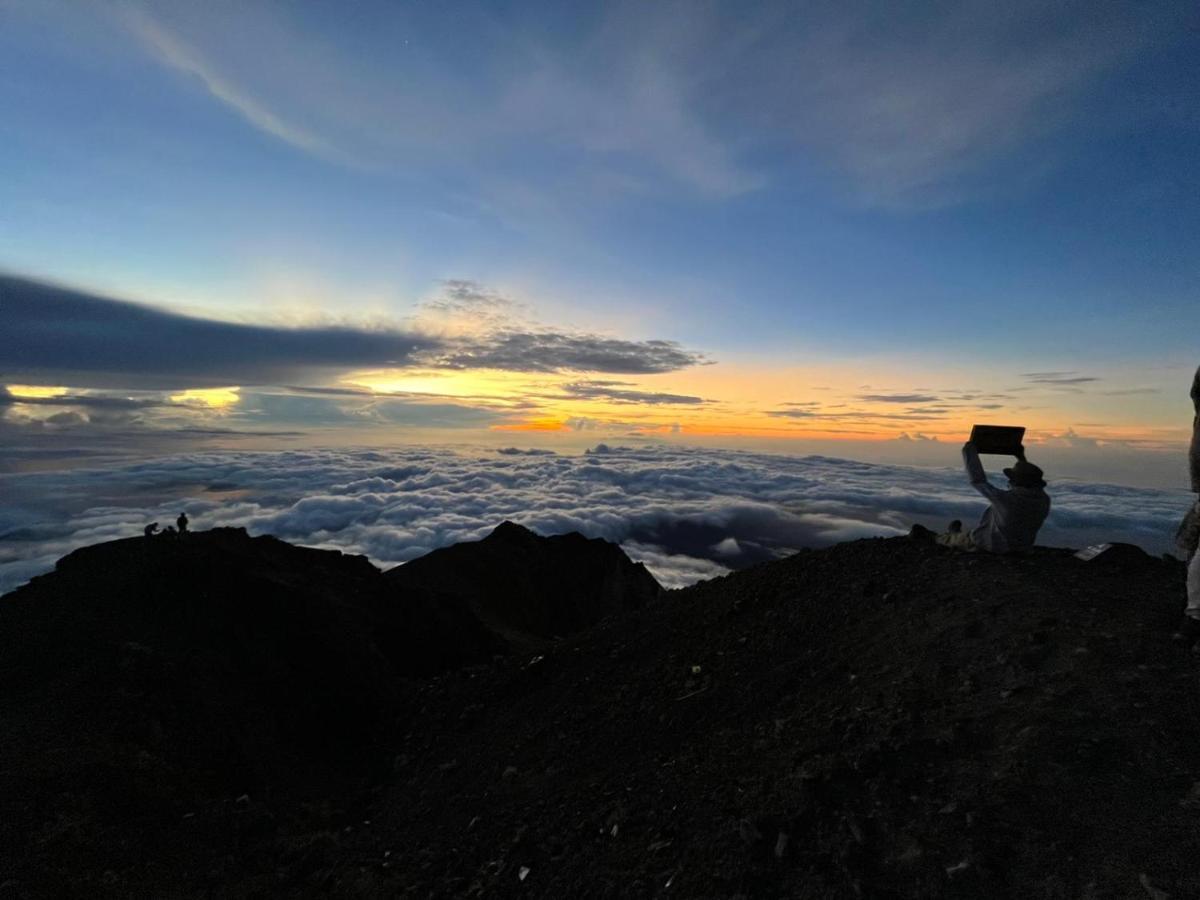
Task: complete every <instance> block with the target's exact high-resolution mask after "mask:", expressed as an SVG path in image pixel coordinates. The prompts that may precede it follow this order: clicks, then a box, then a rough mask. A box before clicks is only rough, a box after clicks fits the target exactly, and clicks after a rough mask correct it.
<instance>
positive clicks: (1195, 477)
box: [1188, 369, 1200, 494]
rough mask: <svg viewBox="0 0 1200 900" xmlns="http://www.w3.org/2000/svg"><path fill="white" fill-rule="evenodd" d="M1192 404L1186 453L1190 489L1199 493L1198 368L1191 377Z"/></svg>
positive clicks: (1199, 411) (1199, 392) (1199, 379)
mask: <svg viewBox="0 0 1200 900" xmlns="http://www.w3.org/2000/svg"><path fill="white" fill-rule="evenodd" d="M1192 406H1193V407H1194V408H1195V410H1196V417H1195V418H1194V419H1192V450H1191V452H1190V453H1189V454H1188V468H1189V469H1190V470H1191V472H1192V490H1193V491H1195V492H1196V493H1197V494H1200V369H1197V370H1196V377H1195V378H1194V379H1192Z"/></svg>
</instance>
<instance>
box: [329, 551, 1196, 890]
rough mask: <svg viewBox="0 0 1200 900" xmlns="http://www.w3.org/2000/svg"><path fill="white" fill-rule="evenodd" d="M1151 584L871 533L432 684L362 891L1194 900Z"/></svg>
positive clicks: (1177, 688) (1167, 597)
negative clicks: (527, 656)
mask: <svg viewBox="0 0 1200 900" xmlns="http://www.w3.org/2000/svg"><path fill="white" fill-rule="evenodd" d="M1146 563H1147V565H1146V567H1145V568H1144V569H1142V570H1140V571H1136V570H1135V571H1121V570H1116V571H1114V570H1111V569H1107V568H1105V567H1104V566H1102V565H1100V564H1098V563H1082V562H1080V561H1078V560H1076V559H1074V558H1072V557H1071V556H1070V554H1069V553H1067V552H1065V551H1052V550H1041V551H1038V552H1037V553H1036V554H1034V555H1032V556H1031V557H1028V558H1024V559H1000V558H994V557H987V556H964V555H959V554H955V553H954V552H952V551H948V550H945V549H943V548H940V547H932V546H922V545H916V544H913V543H910V542H908V541H906V540H903V539H900V540H890V541H882V540H876V541H861V542H857V543H852V544H844V545H841V546H837V547H834V548H831V549H829V550H824V551H816V552H804V553H801V554H799V555H797V556H794V557H792V558H791V559H788V560H786V561H783V562H779V563H772V564H766V565H762V566H759V567H756V568H754V569H751V570H748V571H745V572H742V573H740V574H736V575H732V576H730V577H727V578H725V579H721V580H718V581H714V582H710V583H707V584H703V585H700V586H697V587H694V588H692V589H689V590H686V591H681V592H674V593H672V594H670V595H668V597H667V599H665V600H664V601H663V602H662V603H660V604H656V605H654V606H650V607H647V608H646V609H644V610H642V611H640V612H637V613H634V614H632V615H630V616H628V617H625V618H622V619H610V620H608V621H606V622H605V623H603V624H602V625H601V626H600V627H598V628H597V629H595V630H593V631H592V632H590V633H588V634H587V635H586V636H585V637H583V638H582V639H578V640H571V641H565V642H563V643H561V644H560V645H558V646H557V647H556V648H555V649H554V650H553V651H552V652H550V653H547V654H545V656H544V658H543V659H541V660H538V661H536V662H533V661H525V664H524V665H520V664H518V663H517V662H515V661H510V662H506V663H505V664H504V665H503V666H501V667H499V668H492V667H489V668H486V669H479V670H473V671H467V672H459V673H455V674H452V675H448V676H444V677H442V678H439V679H438V680H437V681H435V682H434V683H432V684H430V685H427V686H423V687H421V688H420V689H419V694H418V696H415V697H413V698H412V699H411V701H410V702H411V703H412V707H413V709H414V713H413V715H412V716H411V718H410V719H409V720H408V722H407V727H406V731H407V737H406V739H405V740H403V741H402V742H401V743H400V744H399V745H398V746H397V751H398V755H397V758H396V777H395V782H394V784H393V785H392V787H391V788H390V790H389V791H388V792H387V794H386V796H385V798H384V799H383V800H382V801H381V803H380V811H379V813H378V818H377V819H376V820H375V821H374V823H373V825H372V827H371V828H370V829H369V830H367V831H365V832H358V833H355V834H353V835H350V836H347V837H345V838H343V839H342V840H341V841H340V845H339V855H335V856H334V857H333V858H332V859H342V860H345V861H346V862H345V863H344V864H346V863H351V864H356V865H357V866H359V869H358V870H351V871H349V872H345V873H344V874H343V875H342V876H341V878H340V879H337V882H338V885H339V889H340V890H341V891H342V892H343V893H345V894H347V895H352V894H355V893H362V892H366V893H372V892H384V893H386V892H399V893H402V894H411V895H412V896H454V895H479V896H523V895H529V896H538V897H565V896H605V897H629V896H648V897H649V896H679V897H730V896H737V895H742V896H751V897H855V896H866V897H941V896H946V897H1014V898H1015V897H1020V898H1030V897H1054V898H1058V897H1064V898H1065V897H1072V898H1075V897H1092V898H1107V897H1111V898H1127V897H1138V896H1158V895H1151V894H1148V893H1147V891H1146V889H1145V887H1144V885H1143V883H1142V882H1143V880H1144V881H1145V882H1146V883H1147V884H1149V885H1150V887H1151V888H1153V889H1163V890H1166V891H1168V892H1169V894H1170V896H1172V897H1176V898H1181V897H1200V866H1197V865H1196V860H1198V859H1200V694H1198V691H1197V688H1198V684H1197V662H1196V659H1195V658H1194V657H1192V656H1191V654H1189V653H1188V652H1187V651H1185V650H1182V649H1181V648H1179V647H1178V646H1176V645H1173V644H1172V643H1171V642H1170V639H1169V634H1170V632H1171V630H1172V626H1173V625H1174V624H1175V621H1176V618H1177V616H1178V614H1179V611H1180V609H1181V606H1182V602H1183V590H1182V581H1183V570H1182V566H1180V565H1179V564H1178V563H1174V564H1171V563H1166V562H1160V561H1152V560H1146ZM693 667H699V670H698V671H696V670H695V669H694V668H693ZM332 859H331V865H332V864H333V863H332ZM526 868H527V869H528V872H527V873H526V874H525V877H524V879H523V880H522V878H521V873H522V871H523V870H524V869H526Z"/></svg>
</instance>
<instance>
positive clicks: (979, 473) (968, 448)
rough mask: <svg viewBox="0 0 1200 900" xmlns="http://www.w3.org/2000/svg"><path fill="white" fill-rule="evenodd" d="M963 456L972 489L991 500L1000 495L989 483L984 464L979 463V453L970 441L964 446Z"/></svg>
mask: <svg viewBox="0 0 1200 900" xmlns="http://www.w3.org/2000/svg"><path fill="white" fill-rule="evenodd" d="M962 456H963V467H964V468H965V469H966V470H967V478H968V480H969V481H970V482H971V487H973V488H975V490H977V491H979V493H981V494H983V496H985V497H987V498H988V499H989V500H990V499H992V495H993V494H996V493H998V489H997V488H995V487H993V486H992V485H991V484H989V483H988V480H987V473H986V472H984V471H983V463H981V462H980V461H979V451H978V450H976V449H975V445H974V444H972V443H971V442H970V441H967V442H966V443H965V444H963V448H962Z"/></svg>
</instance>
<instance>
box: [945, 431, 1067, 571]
mask: <svg viewBox="0 0 1200 900" xmlns="http://www.w3.org/2000/svg"><path fill="white" fill-rule="evenodd" d="M963 465H964V466H965V467H966V469H967V477H968V478H969V479H971V487H973V488H975V490H977V491H979V493H981V494H983V496H984V497H986V498H987V500H988V502H989V503H990V504H991V505H990V506H989V507H988V508H987V511H986V512H985V513H984V514H983V518H982V519H981V520H980V521H979V526H978V527H977V528H976V529H975V530H974V531H972V532H971V540H972V541H974V542H975V546H977V547H979V548H981V549H983V550H989V551H991V552H992V553H1009V552H1013V551H1021V550H1028V549H1029V548H1030V547H1032V546H1033V544H1034V541H1035V540H1036V539H1037V533H1038V529H1040V528H1041V527H1042V523H1043V522H1045V521H1046V516H1048V515H1049V514H1050V495H1049V494H1047V493H1046V490H1045V488H1040V487H1037V488H1033V487H1018V486H1016V485H1014V486H1013V487H1011V488H1009V489H1008V490H1001V489H1000V488H998V487H996V486H995V485H993V484H991V483H989V482H988V480H987V474H986V473H985V472H984V471H983V463H981V462H980V461H979V451H977V450H976V449H975V448H974V447H973V446H971V445H970V444H967V445H966V446H965V447H963Z"/></svg>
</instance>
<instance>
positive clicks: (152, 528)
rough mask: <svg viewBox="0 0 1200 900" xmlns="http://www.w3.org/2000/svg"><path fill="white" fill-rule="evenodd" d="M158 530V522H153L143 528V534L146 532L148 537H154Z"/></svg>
mask: <svg viewBox="0 0 1200 900" xmlns="http://www.w3.org/2000/svg"><path fill="white" fill-rule="evenodd" d="M156 531H158V523H157V522H151V523H150V524H149V525H147V526H146V527H145V528H143V529H142V534H144V535H145V536H146V537H153V536H154V532H156Z"/></svg>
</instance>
